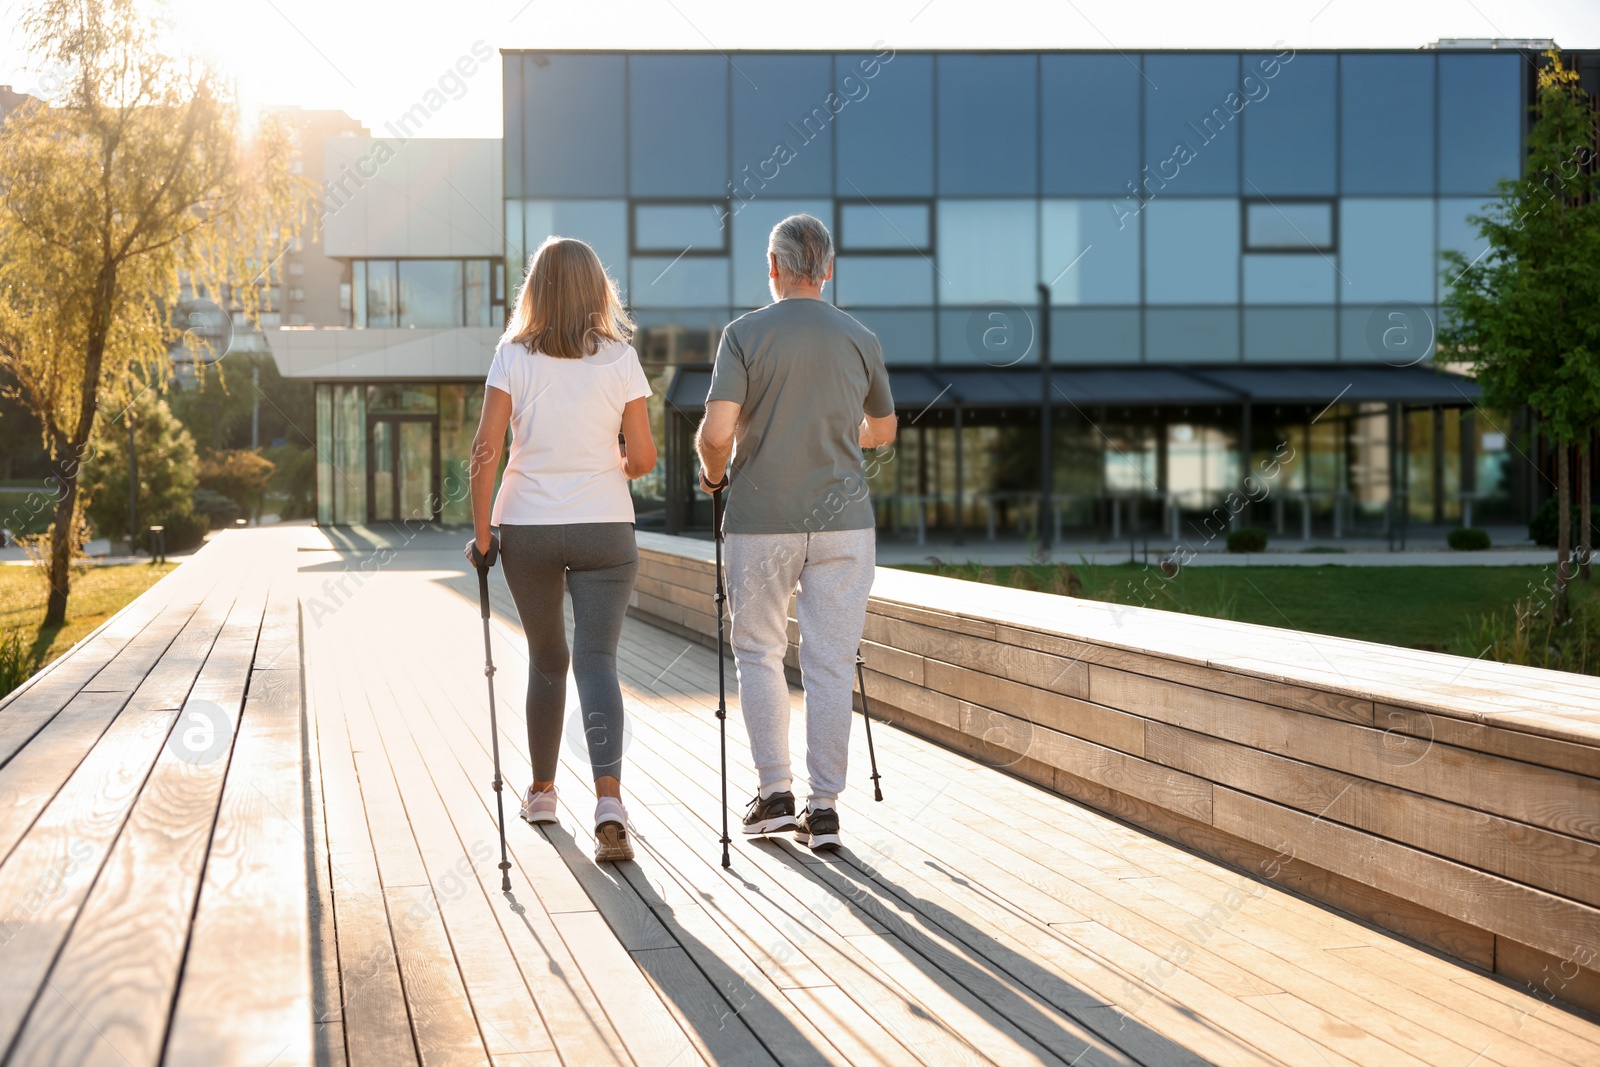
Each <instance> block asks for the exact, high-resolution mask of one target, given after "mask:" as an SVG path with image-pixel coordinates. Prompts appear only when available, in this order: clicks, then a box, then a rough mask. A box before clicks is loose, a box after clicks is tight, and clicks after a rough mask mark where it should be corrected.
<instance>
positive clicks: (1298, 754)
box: [1089, 666, 1600, 841]
mask: <svg viewBox="0 0 1600 1067" xmlns="http://www.w3.org/2000/svg"><path fill="white" fill-rule="evenodd" d="M1089 677H1090V692H1091V694H1092V698H1093V700H1094V702H1095V703H1097V704H1105V705H1107V706H1110V707H1114V708H1119V709H1121V710H1125V711H1134V712H1135V713H1138V714H1143V715H1145V716H1147V717H1149V718H1153V719H1157V720H1159V721H1162V722H1166V723H1169V724H1171V725H1173V726H1180V727H1183V728H1184V729H1188V730H1193V731H1195V732H1197V733H1203V734H1207V735H1209V736H1212V737H1220V738H1222V739H1224V740H1228V741H1233V742H1236V743H1238V744H1243V745H1248V746H1250V747H1252V748H1259V749H1264V750H1265V751H1268V752H1274V753H1276V754H1278V755H1282V756H1289V757H1292V758H1295V759H1299V760H1301V761H1303V762H1308V763H1315V764H1318V765H1320V766H1324V767H1329V768H1332V769H1334V770H1339V771H1344V772H1345V773H1347V774H1354V775H1357V776H1359V777H1363V778H1369V779H1372V780H1374V781H1380V782H1386V783H1387V784H1389V785H1394V786H1398V787H1400V788H1404V789H1409V790H1411V791H1412V792H1417V793H1424V794H1427V795H1429V796H1434V797H1438V798H1439V799H1441V800H1448V801H1451V802H1453V803H1456V804H1461V805H1463V806H1466V807H1473V808H1477V809H1479V810H1481V811H1488V812H1491V813H1492V814H1496V815H1502V816H1505V817H1507V818H1511V819H1516V820H1518V821H1521V822H1526V823H1531V824H1533V825H1535V826H1543V827H1545V828H1547V829H1551V830H1556V831H1558V832H1560V833H1565V834H1569V835H1571V836H1574V837H1582V838H1585V839H1587V840H1590V841H1597V840H1600V781H1597V780H1594V779H1590V778H1584V777H1580V776H1578V775H1573V774H1568V773H1566V772H1564V771H1556V770H1551V769H1549V768H1546V767H1537V766H1533V765H1530V764H1525V763H1520V762H1517V761H1514V760H1507V759H1503V758H1501V757H1498V756H1491V755H1487V754H1485V753H1481V752H1473V751H1471V750H1470V749H1460V748H1455V747H1454V746H1451V745H1444V744H1439V743H1437V742H1435V743H1433V744H1432V745H1425V744H1424V743H1423V742H1421V741H1420V740H1416V739H1412V740H1411V741H1410V742H1408V745H1406V746H1401V745H1397V744H1396V743H1395V738H1396V736H1397V735H1394V734H1386V733H1385V732H1384V731H1381V730H1377V729H1372V728H1368V727H1361V726H1357V725H1354V724H1350V723H1338V722H1333V721H1330V720H1325V719H1320V718H1313V717H1309V716H1304V715H1296V714H1295V713H1293V712H1287V711H1284V710H1282V709H1280V708H1274V707H1271V706H1270V705H1265V704H1258V703H1255V702H1253V701H1247V700H1243V699H1241V698H1238V697H1230V696H1224V695H1221V694H1216V693H1207V692H1206V691H1204V690H1200V689H1195V688H1193V687H1192V686H1183V685H1178V684H1176V683H1172V682H1164V681H1161V680H1159V679H1154V678H1146V677H1143V676H1141V675H1134V674H1128V673H1127V672H1125V671H1117V670H1112V669H1109V668H1105V667H1099V666H1091V667H1090V672H1089ZM1424 757H1425V758H1424Z"/></svg>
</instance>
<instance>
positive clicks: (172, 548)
mask: <svg viewBox="0 0 1600 1067" xmlns="http://www.w3.org/2000/svg"><path fill="white" fill-rule="evenodd" d="M161 525H163V526H165V527H166V539H167V551H168V552H188V551H189V550H190V549H194V548H199V547H200V545H201V543H203V542H204V541H205V539H206V534H208V533H210V532H211V524H210V523H209V522H207V521H206V517H205V516H204V515H196V514H195V513H194V512H192V511H190V512H184V513H183V514H181V515H174V516H172V517H171V518H169V519H167V521H166V522H165V523H162V524H161ZM139 547H140V548H145V549H147V548H149V547H150V542H149V534H148V533H147V534H146V535H145V543H144V544H142V545H140V546H139Z"/></svg>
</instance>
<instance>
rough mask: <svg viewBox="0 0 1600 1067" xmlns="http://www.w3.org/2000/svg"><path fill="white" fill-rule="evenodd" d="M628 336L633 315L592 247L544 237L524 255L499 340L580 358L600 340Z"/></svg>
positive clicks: (627, 338)
mask: <svg viewBox="0 0 1600 1067" xmlns="http://www.w3.org/2000/svg"><path fill="white" fill-rule="evenodd" d="M632 337H633V320H632V319H630V318H628V313H627V312H626V311H625V310H623V307H622V298H621V297H620V296H618V295H617V283H616V282H615V281H614V280H613V279H612V278H611V277H610V276H609V275H608V274H606V269H605V267H604V266H602V265H601V263H600V257H599V256H597V255H595V251H594V249H593V248H590V247H589V245H588V243H587V242H584V241H580V240H578V239H577V238H575V237H546V238H545V239H544V243H543V244H541V245H540V246H539V247H538V249H537V250H536V251H535V252H534V253H533V255H532V256H530V257H529V259H528V274H527V277H526V278H524V279H523V281H522V290H521V291H520V292H519V293H518V294H517V304H516V307H515V308H514V309H513V310H512V312H511V321H510V322H509V323H508V324H507V325H506V332H505V333H504V334H503V335H502V336H501V338H500V343H501V344H513V343H515V344H523V345H527V346H528V351H530V352H543V353H544V354H545V355H547V356H554V357H556V358H557V359H582V358H583V357H584V356H588V355H593V354H594V353H595V352H596V351H597V350H598V349H599V348H600V344H601V342H602V341H622V342H627V341H629V340H630V339H631V338H632Z"/></svg>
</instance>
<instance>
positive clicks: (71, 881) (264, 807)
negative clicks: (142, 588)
mask: <svg viewBox="0 0 1600 1067" xmlns="http://www.w3.org/2000/svg"><path fill="white" fill-rule="evenodd" d="M294 537H295V533H294V532H293V531H290V530H285V531H256V530H249V531H242V530H241V531H229V532H227V533H225V534H223V535H221V536H219V537H217V538H215V539H213V540H212V541H211V542H210V543H209V544H207V545H206V546H205V547H204V548H203V549H202V550H201V551H200V552H199V553H197V554H196V555H195V556H194V557H193V558H192V559H191V560H189V561H188V562H186V563H184V564H183V565H182V566H180V567H178V568H177V569H176V570H174V571H173V572H172V573H171V574H169V575H167V576H166V577H165V578H163V579H162V580H161V581H160V582H158V583H157V584H156V585H155V586H153V587H152V588H151V589H150V590H148V591H147V592H146V593H144V594H143V595H142V596H140V597H139V598H138V599H137V600H135V601H134V602H133V603H132V604H129V605H128V606H127V607H126V608H124V609H123V610H122V611H121V612H119V613H118V614H117V615H115V616H114V617H113V618H111V619H110V620H108V621H107V622H106V623H105V624H104V625H102V626H101V627H100V628H98V629H97V630H96V631H95V632H94V633H92V634H90V635H89V636H88V637H87V638H85V639H84V640H83V641H81V642H79V644H78V645H77V646H75V647H74V648H73V649H72V650H71V651H70V652H68V653H67V654H66V655H64V656H63V657H61V658H60V659H58V660H56V661H55V662H54V663H52V664H51V665H50V666H49V667H48V668H46V669H45V670H44V671H43V672H41V673H40V674H39V675H37V676H36V677H35V678H33V679H31V680H30V681H29V682H28V683H27V684H26V685H24V686H23V688H21V689H19V690H18V691H16V692H14V693H12V694H11V695H10V696H9V697H7V698H6V699H5V700H4V701H3V702H0V812H3V815H4V817H3V818H0V1060H3V1061H4V1062H7V1063H18V1064H23V1063H73V1064H90V1063H114V1064H125V1063H126V1064H136V1065H142V1064H154V1063H157V1062H164V1063H170V1064H205V1065H211V1064H220V1063H248V1062H253V1063H262V1064H265V1063H269V1062H270V1063H273V1064H276V1065H278V1067H283V1065H286V1064H304V1063H310V1062H312V1060H313V1055H312V1043H311V1042H312V1038H311V1010H312V1009H311V949H310V945H311V937H310V924H309V919H308V909H307V902H306V900H307V898H306V884H307V879H306V852H307V846H306V841H305V830H304V827H305V817H304V806H303V805H304V786H303V782H304V780H303V776H302V774H301V766H302V744H303V741H302V719H301V715H302V698H301V657H300V620H299V604H298V600H297V598H296V593H295V587H294V580H295V579H294V552H295V548H294Z"/></svg>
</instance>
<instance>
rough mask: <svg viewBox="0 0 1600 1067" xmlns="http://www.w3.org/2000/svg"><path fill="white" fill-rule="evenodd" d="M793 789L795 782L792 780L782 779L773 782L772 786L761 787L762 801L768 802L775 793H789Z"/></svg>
mask: <svg viewBox="0 0 1600 1067" xmlns="http://www.w3.org/2000/svg"><path fill="white" fill-rule="evenodd" d="M793 788H794V781H793V780H792V779H789V778H781V779H779V780H778V781H776V782H773V783H772V784H771V785H764V786H762V787H761V799H762V800H766V799H767V798H768V797H770V796H771V795H772V794H774V793H787V792H789V791H791V790H792V789H793Z"/></svg>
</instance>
